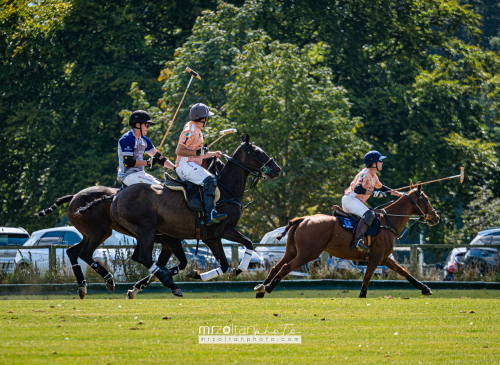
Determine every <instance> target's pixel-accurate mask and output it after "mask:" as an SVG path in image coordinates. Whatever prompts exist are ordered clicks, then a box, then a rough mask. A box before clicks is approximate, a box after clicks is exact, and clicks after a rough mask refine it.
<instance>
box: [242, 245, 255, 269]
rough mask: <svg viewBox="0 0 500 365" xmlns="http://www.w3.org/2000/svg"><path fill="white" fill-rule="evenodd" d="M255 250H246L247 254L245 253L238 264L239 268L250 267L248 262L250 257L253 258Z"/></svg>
mask: <svg viewBox="0 0 500 365" xmlns="http://www.w3.org/2000/svg"><path fill="white" fill-rule="evenodd" d="M252 254H253V251H252V250H249V249H248V248H247V249H246V250H245V254H244V255H243V260H241V263H240V266H238V270H241V271H246V269H248V264H249V263H250V259H251V258H252Z"/></svg>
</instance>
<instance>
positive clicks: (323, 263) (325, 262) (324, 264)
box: [321, 251, 328, 269]
mask: <svg viewBox="0 0 500 365" xmlns="http://www.w3.org/2000/svg"><path fill="white" fill-rule="evenodd" d="M321 268H322V269H327V268H328V254H327V253H326V252H324V251H323V253H322V254H321Z"/></svg>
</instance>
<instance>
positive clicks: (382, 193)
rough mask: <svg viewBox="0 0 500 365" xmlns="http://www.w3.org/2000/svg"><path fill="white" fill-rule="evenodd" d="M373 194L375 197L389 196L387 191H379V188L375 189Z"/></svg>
mask: <svg viewBox="0 0 500 365" xmlns="http://www.w3.org/2000/svg"><path fill="white" fill-rule="evenodd" d="M373 196H374V197H375V198H385V197H386V196H387V194H386V193H384V192H383V191H378V190H377V191H374V192H373Z"/></svg>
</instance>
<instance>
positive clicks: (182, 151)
mask: <svg viewBox="0 0 500 365" xmlns="http://www.w3.org/2000/svg"><path fill="white" fill-rule="evenodd" d="M199 151H200V150H189V149H188V148H187V147H186V146H184V145H183V144H181V143H179V144H178V145H177V148H176V149H175V154H176V155H177V156H181V157H191V156H200V157H201V158H202V159H206V158H211V157H214V156H216V157H222V152H221V151H215V152H207V153H205V154H204V155H200V154H199V153H200V152H199Z"/></svg>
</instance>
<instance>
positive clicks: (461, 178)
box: [392, 167, 465, 191]
mask: <svg viewBox="0 0 500 365" xmlns="http://www.w3.org/2000/svg"><path fill="white" fill-rule="evenodd" d="M456 177H459V178H460V183H462V182H463V181H464V177H465V169H464V168H463V167H461V168H460V175H454V176H448V177H444V178H442V179H437V180H432V181H426V182H423V183H419V184H416V185H427V184H430V183H435V182H438V181H443V180H448V179H454V178H456ZM416 185H409V186H403V187H402V188H397V189H392V191H398V190H403V189H408V188H412V187H414V186H416Z"/></svg>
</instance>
